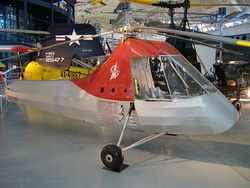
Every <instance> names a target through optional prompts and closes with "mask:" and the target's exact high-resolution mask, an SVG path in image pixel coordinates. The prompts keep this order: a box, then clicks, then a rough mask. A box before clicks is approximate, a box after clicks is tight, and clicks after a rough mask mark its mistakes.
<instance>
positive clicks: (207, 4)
mask: <svg viewBox="0 0 250 188" xmlns="http://www.w3.org/2000/svg"><path fill="white" fill-rule="evenodd" d="M189 5H190V6H191V7H195V6H196V7H197V6H238V7H249V6H250V4H232V3H196V2H189Z"/></svg>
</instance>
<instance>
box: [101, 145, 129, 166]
mask: <svg viewBox="0 0 250 188" xmlns="http://www.w3.org/2000/svg"><path fill="white" fill-rule="evenodd" d="M101 159H102V162H103V164H104V165H105V166H106V167H107V168H109V169H111V170H113V171H118V170H119V169H120V167H121V165H122V164H123V160H124V157H123V154H122V150H121V148H120V147H119V146H117V145H114V144H108V145H106V146H104V148H103V149H102V151H101Z"/></svg>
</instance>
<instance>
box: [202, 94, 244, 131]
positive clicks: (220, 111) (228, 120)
mask: <svg viewBox="0 0 250 188" xmlns="http://www.w3.org/2000/svg"><path fill="white" fill-rule="evenodd" d="M209 95H210V97H207V98H206V99H205V100H204V101H203V102H205V113H206V114H207V115H208V117H209V121H210V124H211V128H212V129H213V130H214V133H215V134H219V133H223V132H225V131H227V130H228V129H230V128H231V127H232V126H233V125H234V124H235V122H236V121H237V120H238V118H239V114H238V111H237V110H236V109H235V107H234V106H233V105H232V103H231V102H230V101H228V100H227V99H226V97H225V96H224V95H223V94H221V93H220V92H215V93H211V94H209Z"/></svg>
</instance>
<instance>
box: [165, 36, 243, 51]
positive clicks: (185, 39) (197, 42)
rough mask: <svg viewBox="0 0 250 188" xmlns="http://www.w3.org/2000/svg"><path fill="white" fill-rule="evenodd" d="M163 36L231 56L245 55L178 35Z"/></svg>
mask: <svg viewBox="0 0 250 188" xmlns="http://www.w3.org/2000/svg"><path fill="white" fill-rule="evenodd" d="M161 35H163V36H167V37H171V38H176V39H180V40H184V41H187V42H191V43H193V44H199V45H202V46H207V47H209V48H214V49H217V50H222V51H223V52H227V53H231V54H235V55H244V54H243V53H240V52H236V51H233V50H229V49H226V48H221V47H217V46H213V45H210V44H206V43H204V42H200V41H197V40H191V39H187V38H184V37H180V36H176V35H169V34H166V33H164V34H161Z"/></svg>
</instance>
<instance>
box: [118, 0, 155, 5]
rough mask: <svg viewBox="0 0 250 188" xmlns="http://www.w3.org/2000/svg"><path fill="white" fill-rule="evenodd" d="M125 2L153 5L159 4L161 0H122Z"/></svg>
mask: <svg viewBox="0 0 250 188" xmlns="http://www.w3.org/2000/svg"><path fill="white" fill-rule="evenodd" d="M121 1H124V2H133V3H139V4H142V5H152V4H158V3H159V1H153V0H121Z"/></svg>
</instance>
